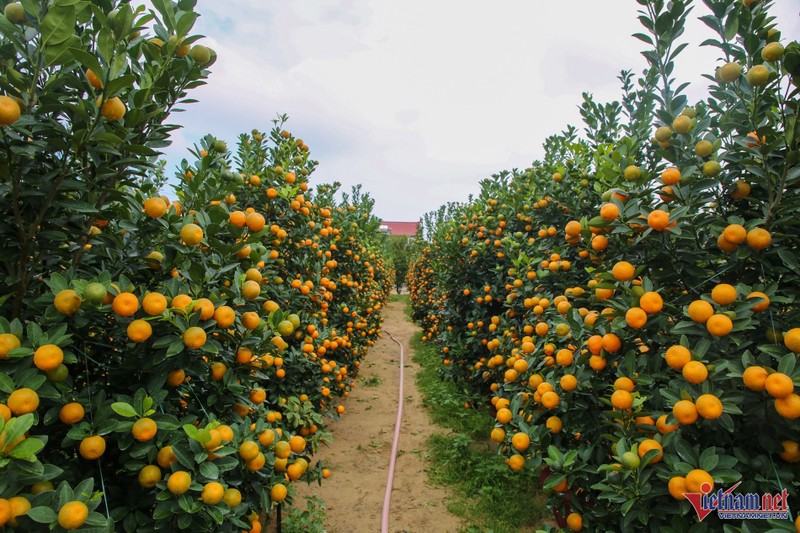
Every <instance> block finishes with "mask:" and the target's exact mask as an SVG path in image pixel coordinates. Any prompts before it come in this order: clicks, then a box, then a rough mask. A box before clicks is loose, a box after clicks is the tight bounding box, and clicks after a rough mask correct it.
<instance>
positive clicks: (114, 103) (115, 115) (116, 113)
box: [98, 96, 126, 122]
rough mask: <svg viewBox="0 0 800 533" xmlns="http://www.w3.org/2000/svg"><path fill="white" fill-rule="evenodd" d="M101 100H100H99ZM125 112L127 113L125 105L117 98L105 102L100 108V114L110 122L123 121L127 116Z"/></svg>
mask: <svg viewBox="0 0 800 533" xmlns="http://www.w3.org/2000/svg"><path fill="white" fill-rule="evenodd" d="M100 98H102V97H100ZM100 98H98V100H99V99H100ZM125 111H126V109H125V104H124V103H123V102H122V100H121V99H120V98H119V97H117V96H115V97H113V98H109V99H108V100H106V101H105V102H103V105H102V107H101V108H100V113H101V114H102V115H103V116H104V117H106V118H107V119H108V120H111V121H112V122H117V121H119V120H122V117H124V116H125Z"/></svg>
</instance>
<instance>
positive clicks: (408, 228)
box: [381, 220, 419, 236]
mask: <svg viewBox="0 0 800 533" xmlns="http://www.w3.org/2000/svg"><path fill="white" fill-rule="evenodd" d="M381 226H386V227H387V228H388V229H389V234H390V235H411V236H413V235H416V234H417V226H419V222H389V221H387V220H381Z"/></svg>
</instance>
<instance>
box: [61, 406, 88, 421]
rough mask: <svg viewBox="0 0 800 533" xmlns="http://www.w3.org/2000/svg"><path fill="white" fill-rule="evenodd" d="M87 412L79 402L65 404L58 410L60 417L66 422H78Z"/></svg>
mask: <svg viewBox="0 0 800 533" xmlns="http://www.w3.org/2000/svg"><path fill="white" fill-rule="evenodd" d="M84 414H85V412H84V409H83V406H82V405H81V404H79V403H77V402H72V403H68V404H65V405H64V406H62V407H61V409H60V410H59V411H58V419H59V420H61V422H62V423H64V424H69V425H72V424H77V423H78V422H80V421H81V420H83V416H84Z"/></svg>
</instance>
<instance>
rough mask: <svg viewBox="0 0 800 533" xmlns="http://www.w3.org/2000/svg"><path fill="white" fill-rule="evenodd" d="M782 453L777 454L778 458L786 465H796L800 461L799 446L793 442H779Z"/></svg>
mask: <svg viewBox="0 0 800 533" xmlns="http://www.w3.org/2000/svg"><path fill="white" fill-rule="evenodd" d="M781 444H782V445H783V451H782V452H781V453H780V454H778V455H780V458H781V459H783V460H784V461H786V462H787V463H796V462H798V461H800V444H798V443H797V442H795V441H793V440H785V441H783V442H781Z"/></svg>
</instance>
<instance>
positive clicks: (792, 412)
mask: <svg viewBox="0 0 800 533" xmlns="http://www.w3.org/2000/svg"><path fill="white" fill-rule="evenodd" d="M775 410H776V411H777V412H778V414H779V415H781V416H782V417H783V418H786V419H789V420H795V419H796V418H798V417H800V396H798V395H797V394H795V393H791V394H790V395H788V396H785V397H783V398H777V399H776V400H775Z"/></svg>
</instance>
